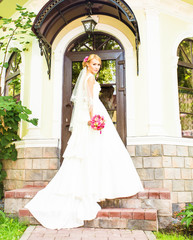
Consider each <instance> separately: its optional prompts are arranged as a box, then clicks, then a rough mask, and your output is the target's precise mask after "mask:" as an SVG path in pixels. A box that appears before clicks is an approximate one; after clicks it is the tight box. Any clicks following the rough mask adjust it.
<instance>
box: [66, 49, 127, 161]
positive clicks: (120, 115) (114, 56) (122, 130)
mask: <svg viewBox="0 0 193 240" xmlns="http://www.w3.org/2000/svg"><path fill="white" fill-rule="evenodd" d="M93 53H95V54H97V55H99V56H100V57H101V59H102V60H116V98H117V109H116V111H117V116H116V119H117V124H116V127H117V131H118V133H119V135H120V137H121V139H122V140H123V142H124V143H125V142H126V115H125V109H126V108H125V99H126V96H125V93H126V89H125V71H124V51H123V50H103V51H90V52H88V51H87V52H67V53H66V54H65V56H64V79H63V107H62V133H61V134H62V136H61V139H62V142H61V161H62V160H63V159H62V155H63V153H64V151H65V148H66V146H67V142H68V140H69V137H70V135H71V133H70V132H69V130H68V129H69V125H70V119H71V113H72V108H73V106H72V104H71V102H70V97H71V94H72V62H77V61H82V60H83V59H84V57H85V56H88V55H90V54H93Z"/></svg>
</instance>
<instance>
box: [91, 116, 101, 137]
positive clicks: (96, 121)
mask: <svg viewBox="0 0 193 240" xmlns="http://www.w3.org/2000/svg"><path fill="white" fill-rule="evenodd" d="M90 126H91V128H93V129H94V130H98V131H100V134H101V133H102V131H101V130H102V129H103V128H104V127H105V120H104V117H103V116H100V115H95V116H93V117H92V119H91V121H90Z"/></svg>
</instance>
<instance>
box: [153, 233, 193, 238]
mask: <svg viewBox="0 0 193 240" xmlns="http://www.w3.org/2000/svg"><path fill="white" fill-rule="evenodd" d="M154 235H155V236H156V239H158V240H159V239H160V240H193V236H183V235H180V234H177V233H175V232H173V233H172V232H171V233H161V232H154Z"/></svg>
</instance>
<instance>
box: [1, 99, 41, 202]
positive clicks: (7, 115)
mask: <svg viewBox="0 0 193 240" xmlns="http://www.w3.org/2000/svg"><path fill="white" fill-rule="evenodd" d="M30 114H31V111H30V110H29V109H28V108H27V107H25V106H22V104H21V101H19V102H17V101H16V99H14V98H13V97H10V96H9V97H8V96H0V198H2V196H3V179H5V177H6V172H5V171H4V170H3V169H2V162H1V160H8V159H9V160H13V161H15V160H16V159H17V150H16V148H15V143H14V142H15V141H17V140H20V137H19V135H18V129H19V122H20V121H21V120H25V121H27V122H30V123H32V124H33V125H36V126H37V123H38V120H37V119H36V118H35V119H29V115H30Z"/></svg>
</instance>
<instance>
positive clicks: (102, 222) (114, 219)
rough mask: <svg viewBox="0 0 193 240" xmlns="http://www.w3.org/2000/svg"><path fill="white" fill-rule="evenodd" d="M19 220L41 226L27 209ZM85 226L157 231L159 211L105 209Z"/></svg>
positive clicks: (23, 209)
mask: <svg viewBox="0 0 193 240" xmlns="http://www.w3.org/2000/svg"><path fill="white" fill-rule="evenodd" d="M19 219H20V221H25V222H29V223H30V224H39V223H38V221H37V220H36V219H35V218H34V217H33V216H32V215H31V213H30V212H29V210H28V209H25V208H22V209H20V210H19ZM84 226H85V227H92V228H119V229H121V228H122V229H136V230H144V231H157V230H158V219H157V210H156V209H141V208H140V209H133V208H105V209H101V210H100V211H99V212H98V214H97V217H96V218H95V219H94V220H91V221H85V224H84Z"/></svg>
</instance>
